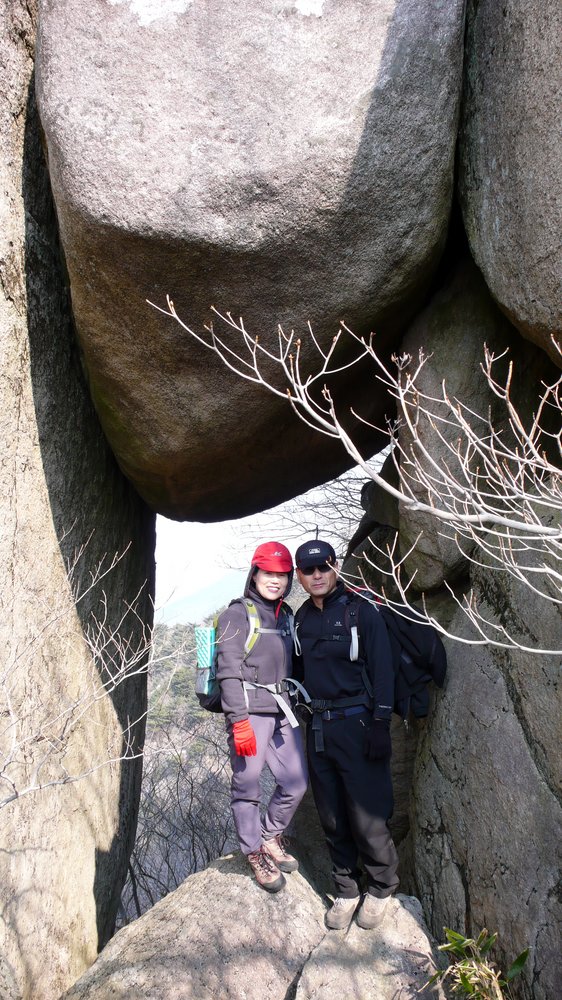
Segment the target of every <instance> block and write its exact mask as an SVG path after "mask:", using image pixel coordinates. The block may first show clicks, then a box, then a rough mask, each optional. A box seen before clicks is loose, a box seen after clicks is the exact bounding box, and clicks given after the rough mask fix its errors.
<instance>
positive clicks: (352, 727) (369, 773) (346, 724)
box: [307, 711, 398, 899]
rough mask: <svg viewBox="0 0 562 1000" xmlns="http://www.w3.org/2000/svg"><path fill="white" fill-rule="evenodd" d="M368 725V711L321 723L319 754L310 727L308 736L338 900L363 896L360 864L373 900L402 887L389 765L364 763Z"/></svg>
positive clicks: (314, 786)
mask: <svg viewBox="0 0 562 1000" xmlns="http://www.w3.org/2000/svg"><path fill="white" fill-rule="evenodd" d="M370 722H371V714H370V713H369V712H368V711H365V713H363V714H361V715H351V716H348V717H347V718H344V719H333V720H331V721H325V722H323V724H322V725H323V733H324V750H323V751H317V750H316V749H315V746H314V734H313V732H312V728H311V726H309V727H308V733H307V752H308V766H309V773H310V784H311V787H312V793H313V795H314V801H315V803H316V808H317V810H318V815H319V817H320V822H321V824H322V827H323V830H324V834H325V836H326V842H327V845H328V849H329V851H330V856H331V858H332V866H333V867H332V874H333V877H334V882H335V887H336V894H337V895H338V896H344V897H346V898H348V899H350V898H352V897H353V896H357V895H358V894H359V893H360V892H361V888H360V878H361V863H362V865H363V867H364V869H365V871H366V874H367V890H368V892H370V893H372V895H374V896H379V897H384V896H390V895H391V893H393V892H394V891H395V889H396V888H397V886H398V876H397V874H396V870H397V867H398V855H397V853H396V848H395V846H394V843H393V840H392V837H391V836H390V831H389V829H388V820H389V819H390V817H391V815H392V809H393V804H394V802H393V795H392V780H391V777H390V761H389V760H368V759H367V758H366V757H365V755H364V753H363V742H364V738H365V729H366V727H367V726H368V725H369V724H370Z"/></svg>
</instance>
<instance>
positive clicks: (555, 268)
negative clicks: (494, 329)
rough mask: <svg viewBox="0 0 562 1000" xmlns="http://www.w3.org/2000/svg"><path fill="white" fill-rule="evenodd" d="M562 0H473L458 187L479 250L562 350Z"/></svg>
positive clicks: (504, 294)
mask: <svg viewBox="0 0 562 1000" xmlns="http://www.w3.org/2000/svg"><path fill="white" fill-rule="evenodd" d="M561 33H562V7H561V6H560V4H559V3H558V2H557V0H546V2H544V3H543V2H541V0H511V2H510V3H503V4H502V3H497V2H496V0H470V2H469V4H468V25H467V40H466V56H465V83H464V101H463V114H462V122H461V131H460V138H459V153H460V164H459V192H460V198H461V203H462V210H463V216H464V221H465V226H466V231H467V234H468V239H469V242H470V247H471V250H472V254H473V256H474V259H475V261H476V263H477V264H478V266H479V267H480V269H481V271H482V273H483V275H484V278H485V280H486V283H487V285H488V287H489V289H490V291H491V293H492V295H493V296H494V298H495V299H496V301H497V302H498V303H499V305H500V306H501V308H502V309H503V311H504V312H505V313H506V315H507V316H508V317H509V319H510V320H511V322H512V323H513V324H514V325H515V326H516V327H517V328H518V330H519V331H520V332H521V333H522V334H523V336H525V337H528V338H529V339H530V340H532V341H534V342H535V343H536V344H539V345H540V346H541V347H542V348H543V350H545V351H547V352H548V353H550V355H551V357H552V358H553V359H554V361H555V362H556V363H557V364H558V365H562V355H561V354H560V352H559V351H558V350H556V348H555V347H554V345H553V343H552V340H551V338H552V337H554V338H555V339H556V340H557V341H558V343H560V342H561V336H562V311H561V310H562V297H561V295H560V274H561V273H562V248H561V245H560V231H561V229H562V158H561V156H560V140H561V133H560V103H561V100H562V61H561V59H560V36H561Z"/></svg>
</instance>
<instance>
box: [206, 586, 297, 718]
mask: <svg viewBox="0 0 562 1000" xmlns="http://www.w3.org/2000/svg"><path fill="white" fill-rule="evenodd" d="M253 571H254V567H252V569H251V570H250V573H249V576H248V579H247V581H246V587H245V589H244V597H249V598H250V599H251V600H252V601H253V602H254V604H255V606H256V610H257V612H258V615H259V618H260V625H261V627H262V628H271V629H275V630H276V634H268V633H266V634H264V635H258V637H257V640H256V642H255V644H254V646H253V648H252V649H251V650H250V652H249V653H248V656H247V657H244V644H245V642H246V639H247V637H248V631H249V624H248V614H247V611H246V608H245V607H244V604H243V603H242V602H237V603H235V604H232V605H231V606H230V607H229V608H227V609H226V611H223V612H222V614H221V615H220V616H219V620H218V624H217V640H218V655H217V680H218V682H219V685H220V692H221V703H222V709H223V712H224V714H225V716H226V719H227V721H228V722H229V723H233V722H240V721H241V720H242V719H247V718H248V716H249V715H252V714H253V715H269V714H272V713H275V714H276V713H278V712H280V711H281V709H280V708H279V705H278V704H277V702H276V701H275V698H274V697H273V695H272V694H271V693H270V692H269V691H264V690H263V689H262V688H250V689H249V690H246V692H244V688H243V686H242V685H243V681H252V682H254V683H256V682H257V683H259V684H276V683H278V682H279V681H281V680H283V678H285V677H290V675H291V666H292V639H291V634H290V629H289V619H288V616H287V615H286V613H285V612H284V610H283V609H281V610H279V611H278V606H279V604H280V603H281V602H280V601H278V600H277V601H267V600H265V598H263V597H261V596H260V595H259V594H258V592H257V591H256V590H255V588H254V587H253V585H252V575H253ZM292 577H293V574H292V573H291V574H290V575H289V582H288V584H287V589H286V591H285V594H284V595H283V596H284V597H285V596H286V594H288V593H289V591H290V589H291V584H292ZM277 611H278V613H277V614H276V612H277ZM282 697H283V699H284V700H285V701H287V702H288V701H289V699H288V696H287V695H285V694H284V695H283V696H282ZM246 698H247V700H246Z"/></svg>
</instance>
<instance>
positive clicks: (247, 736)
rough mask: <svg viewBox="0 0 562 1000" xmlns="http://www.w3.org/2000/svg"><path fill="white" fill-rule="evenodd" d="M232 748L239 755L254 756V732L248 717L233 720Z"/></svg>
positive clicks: (255, 749) (255, 751) (255, 750)
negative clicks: (236, 720)
mask: <svg viewBox="0 0 562 1000" xmlns="http://www.w3.org/2000/svg"><path fill="white" fill-rule="evenodd" d="M232 735H233V737H234V749H235V750H236V753H237V754H238V756H239V757H255V756H256V753H257V746H256V734H255V733H254V730H253V729H252V724H251V722H250V720H249V719H242V721H241V722H234V723H233V725H232Z"/></svg>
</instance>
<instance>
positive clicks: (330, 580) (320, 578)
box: [297, 563, 338, 602]
mask: <svg viewBox="0 0 562 1000" xmlns="http://www.w3.org/2000/svg"><path fill="white" fill-rule="evenodd" d="M337 568H338V564H337V563H334V565H333V566H330V565H329V564H328V563H321V564H320V565H318V566H312V567H308V568H307V569H297V576H298V578H299V583H300V585H301V587H303V588H304V589H305V590H306V592H307V594H310V596H311V597H312V599H313V600H314V598H318V600H319V601H320V602H322V601H323V600H324V598H325V597H327V596H328V594H331V593H332V590H334V589H335V587H336V585H337V582H338V577H337V573H336V569H337Z"/></svg>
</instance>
